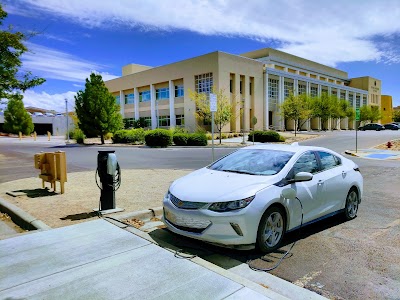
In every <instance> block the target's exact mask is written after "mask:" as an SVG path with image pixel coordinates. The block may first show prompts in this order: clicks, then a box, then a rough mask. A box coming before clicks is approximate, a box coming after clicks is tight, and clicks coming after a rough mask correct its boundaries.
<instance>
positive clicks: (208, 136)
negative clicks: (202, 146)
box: [206, 132, 212, 141]
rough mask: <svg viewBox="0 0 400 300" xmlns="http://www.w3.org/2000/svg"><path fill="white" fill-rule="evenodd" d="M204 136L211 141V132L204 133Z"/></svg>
mask: <svg viewBox="0 0 400 300" xmlns="http://www.w3.org/2000/svg"><path fill="white" fill-rule="evenodd" d="M206 137H207V140H209V141H211V140H212V134H211V133H208V132H207V133H206Z"/></svg>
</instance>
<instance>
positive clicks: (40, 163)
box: [34, 151, 67, 194]
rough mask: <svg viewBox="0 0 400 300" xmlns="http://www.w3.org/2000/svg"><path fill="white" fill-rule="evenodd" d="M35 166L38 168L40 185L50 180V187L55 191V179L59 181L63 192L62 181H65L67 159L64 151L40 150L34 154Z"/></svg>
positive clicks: (62, 192) (43, 185)
mask: <svg viewBox="0 0 400 300" xmlns="http://www.w3.org/2000/svg"><path fill="white" fill-rule="evenodd" d="M34 161H35V168H36V169H39V170H40V175H39V178H41V179H42V187H43V188H44V187H45V182H50V184H51V188H52V189H54V191H56V181H58V182H60V186H61V194H64V183H65V182H67V160H66V156H65V152H63V151H57V152H41V153H37V154H35V155H34Z"/></svg>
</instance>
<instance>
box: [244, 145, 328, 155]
mask: <svg viewBox="0 0 400 300" xmlns="http://www.w3.org/2000/svg"><path fill="white" fill-rule="evenodd" d="M243 149H264V150H278V151H290V152H304V151H329V152H334V153H335V151H332V150H329V149H327V148H323V147H316V146H301V145H299V144H297V143H294V144H263V145H254V146H248V147H245V148H243Z"/></svg>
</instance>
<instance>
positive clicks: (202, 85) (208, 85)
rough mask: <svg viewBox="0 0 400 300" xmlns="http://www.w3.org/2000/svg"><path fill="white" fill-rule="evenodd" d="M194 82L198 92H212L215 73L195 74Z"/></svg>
mask: <svg viewBox="0 0 400 300" xmlns="http://www.w3.org/2000/svg"><path fill="white" fill-rule="evenodd" d="M194 83H195V88H196V92H197V93H205V94H210V93H212V90H213V84H214V82H213V73H205V74H200V75H195V76H194Z"/></svg>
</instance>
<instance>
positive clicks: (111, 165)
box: [94, 150, 124, 214]
mask: <svg viewBox="0 0 400 300" xmlns="http://www.w3.org/2000/svg"><path fill="white" fill-rule="evenodd" d="M97 175H98V176H99V178H100V184H99V183H98V181H97ZM96 184H97V186H98V187H99V189H100V202H99V208H98V209H94V211H99V212H101V213H102V214H107V213H115V212H120V211H123V210H124V209H122V208H118V207H116V206H115V191H117V190H118V189H119V187H120V185H121V169H120V167H119V164H118V160H117V156H116V155H115V151H114V150H111V151H99V153H98V155H97V170H96Z"/></svg>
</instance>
